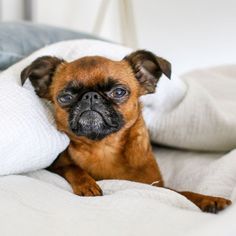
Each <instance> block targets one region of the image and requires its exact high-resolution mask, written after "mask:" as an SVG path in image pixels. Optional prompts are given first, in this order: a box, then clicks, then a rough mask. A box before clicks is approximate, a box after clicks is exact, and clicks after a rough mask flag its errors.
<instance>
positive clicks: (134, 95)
mask: <svg viewBox="0 0 236 236" xmlns="http://www.w3.org/2000/svg"><path fill="white" fill-rule="evenodd" d="M162 73H164V74H165V75H166V76H167V77H169V78H170V75H171V65H170V63H169V62H167V61H166V60H165V59H163V58H160V57H157V56H156V55H154V54H152V53H151V52H148V51H143V50H140V51H136V52H134V53H131V54H130V55H128V56H126V57H125V58H124V59H123V60H121V61H112V60H109V59H107V58H104V57H99V56H92V57H83V58H80V59H78V60H75V61H73V62H70V63H68V62H66V61H64V60H61V59H59V58H56V57H51V56H44V57H40V58H38V59H36V60H35V61H34V62H33V63H32V64H31V65H29V66H28V67H26V68H25V69H24V70H23V71H22V73H21V80H22V84H23V83H24V82H25V80H26V79H27V78H29V79H30V81H31V83H32V85H33V86H34V88H35V91H36V93H37V94H38V96H39V97H41V98H46V99H49V100H50V101H52V103H53V105H54V108H55V118H56V123H57V128H58V129H59V130H60V131H63V132H65V133H66V134H67V135H68V136H69V138H70V145H69V147H68V148H67V149H66V150H65V151H64V152H63V153H61V154H60V156H59V157H58V158H57V160H56V161H55V162H54V163H53V164H52V165H51V167H50V168H49V169H50V170H51V171H53V172H55V173H57V174H59V175H61V176H63V177H64V178H65V179H66V180H67V181H68V182H69V183H70V184H71V186H72V188H73V191H74V193H75V194H77V195H80V196H100V195H102V190H101V189H100V187H99V186H98V185H97V183H96V180H102V179H124V180H131V181H136V182H141V183H146V184H153V185H155V186H158V187H163V186H164V184H163V180H162V177H161V173H160V170H159V168H158V165H157V163H156V161H155V159H154V155H153V153H152V147H151V144H150V140H149V135H148V131H147V128H146V126H145V123H144V120H143V117H142V111H141V110H142V106H141V104H140V102H139V97H140V96H142V95H145V94H148V93H153V92H154V91H155V88H156V84H157V82H158V80H159V78H160V76H161V75H162ZM180 194H182V195H184V196H185V197H187V198H188V199H189V200H191V201H192V202H193V203H195V204H196V205H197V206H198V207H199V208H201V209H202V210H203V211H207V212H213V213H216V212H218V211H220V210H222V209H224V208H225V207H226V206H227V205H230V204H231V202H230V201H229V200H226V199H223V198H219V197H211V196H206V195H201V194H197V193H191V192H180Z"/></svg>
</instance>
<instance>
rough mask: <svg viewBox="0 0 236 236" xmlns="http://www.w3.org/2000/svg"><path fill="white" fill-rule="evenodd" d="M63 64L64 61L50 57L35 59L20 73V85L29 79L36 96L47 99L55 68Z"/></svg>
mask: <svg viewBox="0 0 236 236" xmlns="http://www.w3.org/2000/svg"><path fill="white" fill-rule="evenodd" d="M63 62H65V61H63V60H62V59H59V58H57V57H51V56H43V57H39V58H37V59H36V60H35V61H33V62H32V63H31V64H30V65H29V66H27V67H26V68H25V69H24V70H23V71H22V72H21V83H22V85H23V84H24V83H25V81H26V79H27V78H29V80H30V81H31V83H32V85H33V87H34V89H35V92H36V93H37V95H38V96H39V97H41V98H47V99H49V98H50V95H49V87H50V85H51V83H52V78H53V75H54V73H55V71H56V69H57V67H58V66H59V65H60V64H61V63H63Z"/></svg>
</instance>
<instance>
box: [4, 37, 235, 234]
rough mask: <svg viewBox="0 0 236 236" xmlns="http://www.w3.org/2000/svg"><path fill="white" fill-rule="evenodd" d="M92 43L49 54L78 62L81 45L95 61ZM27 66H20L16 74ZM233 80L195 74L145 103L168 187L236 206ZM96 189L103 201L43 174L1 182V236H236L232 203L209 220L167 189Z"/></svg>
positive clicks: (227, 73) (163, 84) (229, 71)
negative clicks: (226, 200)
mask: <svg viewBox="0 0 236 236" xmlns="http://www.w3.org/2000/svg"><path fill="white" fill-rule="evenodd" d="M78 42H80V43H78ZM81 43H82V44H81ZM93 43H94V42H93ZM93 43H91V41H71V42H67V43H59V44H56V45H54V49H53V50H52V47H49V49H48V53H49V54H54V55H60V56H62V55H64V56H65V58H66V59H73V58H75V57H76V56H77V55H78V51H76V50H75V45H76V44H80V47H81V45H83V46H84V47H85V48H86V47H87V52H88V53H87V54H90V55H91V54H93V52H94V51H93V49H94V48H93V47H92V46H91V45H94V44H93ZM97 45H100V46H102V47H104V48H103V49H102V48H100V52H101V54H102V55H108V54H109V50H107V48H109V46H108V45H106V43H102V45H101V44H100V43H98V42H97ZM106 46H107V47H106ZM59 49H60V50H62V49H64V51H63V52H61V53H59V51H58V50H59ZM72 49H73V50H72ZM128 51H129V50H128V49H127V52H128ZM39 55H40V53H39ZM79 55H80V54H79ZM34 56H37V53H36V54H34ZM80 56H81V55H80ZM114 57H115V58H117V59H119V58H121V57H123V53H119V51H117V54H116V55H114ZM30 60H32V57H31V59H30ZM28 62H29V59H28V60H25V61H22V62H20V63H19V64H17V65H16V66H15V73H19V70H20V69H21V68H22V67H24V66H25V65H26V64H27V63H28ZM235 77H236V66H229V67H222V68H218V69H211V70H203V71H196V72H193V73H190V74H188V75H185V76H184V80H180V79H179V78H177V76H175V75H174V76H173V80H171V81H168V80H167V79H165V78H163V79H162V80H161V81H160V83H159V85H158V90H157V93H156V94H155V95H152V96H148V97H146V98H144V103H145V109H144V115H145V119H146V121H147V124H148V126H149V129H150V132H151V136H152V139H153V141H154V142H156V143H161V144H164V145H167V146H171V147H172V148H164V147H155V148H154V150H155V153H156V156H157V159H158V162H159V164H160V167H161V170H162V173H163V176H164V180H165V182H166V184H167V186H169V187H173V188H175V189H178V190H192V191H196V192H201V193H205V194H213V195H218V196H223V197H227V198H230V199H231V200H233V201H235V200H236V150H233V149H234V148H235V147H236V106H235V99H236V93H235V92H234V88H236V79H235ZM226 91H227V92H226ZM173 147H179V148H183V149H191V150H195V151H187V150H175V149H173ZM196 150H198V151H203V150H206V151H223V152H214V153H213V152H212V153H209V152H205V153H203V152H197V151H196ZM99 185H100V186H101V187H102V189H103V191H104V193H105V196H103V197H92V198H90V197H87V198H84V197H78V196H76V195H74V194H72V193H71V189H70V186H69V185H68V184H67V183H66V181H65V180H64V179H62V178H61V177H59V176H57V175H55V174H52V173H49V172H47V171H44V170H42V171H37V172H33V173H29V174H28V175H25V176H23V175H15V176H5V177H1V178H0V207H1V211H0V222H1V223H0V226H1V227H0V235H27V236H28V235H30V236H31V235H36V236H37V235H44V236H47V235H50V236H51V235H59V236H60V235H98V236H99V235H103V236H104V235H109V236H110V235H129V236H130V235H135V236H137V235H181V236H182V235H188V236H191V235H214V236H217V235H220V236H222V235H236V224H235V218H236V206H234V205H233V206H231V207H230V208H229V209H227V210H225V211H224V212H222V213H220V214H219V215H212V214H206V213H202V212H200V211H199V210H198V209H197V207H196V206H195V205H193V204H192V203H191V202H189V201H188V200H187V199H186V198H184V197H183V196H180V195H179V194H177V193H174V192H172V191H170V190H166V189H162V188H155V187H152V186H147V185H144V184H139V183H132V182H128V181H115V180H106V181H100V182H99Z"/></svg>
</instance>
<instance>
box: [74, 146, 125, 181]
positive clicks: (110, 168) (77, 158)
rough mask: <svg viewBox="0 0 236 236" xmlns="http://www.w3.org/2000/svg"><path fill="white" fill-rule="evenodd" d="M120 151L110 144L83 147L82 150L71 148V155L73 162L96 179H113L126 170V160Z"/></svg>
mask: <svg viewBox="0 0 236 236" xmlns="http://www.w3.org/2000/svg"><path fill="white" fill-rule="evenodd" d="M119 149H120V148H119V147H117V146H115V147H114V145H109V144H106V145H100V146H91V145H81V146H80V148H76V149H74V148H71V149H70V154H71V157H72V159H73V161H74V162H75V163H76V164H77V165H79V166H80V167H81V168H82V169H84V170H85V171H87V172H88V173H89V174H90V175H91V176H92V177H93V178H94V179H96V180H101V179H113V178H117V177H118V176H120V175H121V174H122V173H123V172H124V171H125V170H126V165H125V158H124V157H122V154H121V152H120V151H119Z"/></svg>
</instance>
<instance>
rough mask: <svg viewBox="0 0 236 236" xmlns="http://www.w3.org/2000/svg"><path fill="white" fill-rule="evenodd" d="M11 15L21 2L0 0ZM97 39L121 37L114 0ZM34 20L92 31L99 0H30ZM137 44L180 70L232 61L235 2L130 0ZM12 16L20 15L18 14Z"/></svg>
mask: <svg viewBox="0 0 236 236" xmlns="http://www.w3.org/2000/svg"><path fill="white" fill-rule="evenodd" d="M2 1H3V2H5V4H6V2H7V4H8V5H11V4H12V8H11V10H10V11H9V12H8V13H7V12H5V14H4V15H5V19H8V20H9V19H12V18H13V19H14V17H15V16H14V13H13V12H14V9H16V8H20V4H19V2H21V1H22V0H2ZM110 1H111V4H110V7H109V9H108V11H107V14H106V18H105V22H104V27H103V29H102V32H101V35H100V36H102V37H105V38H108V39H111V40H115V41H118V42H119V41H121V36H120V28H119V22H120V19H119V14H118V4H117V2H118V1H119V0H110ZM35 3H36V4H35V14H34V21H35V22H39V23H46V24H52V25H57V26H63V27H67V28H71V29H75V30H82V31H86V32H92V29H93V26H94V23H95V19H96V14H97V12H98V8H99V5H100V3H101V0H35ZM133 6H134V15H135V23H136V27H137V35H138V47H139V48H146V49H149V50H152V51H154V52H156V53H158V54H160V55H162V56H164V57H166V58H168V59H169V60H170V61H172V64H173V65H174V67H173V68H174V69H175V70H176V71H177V72H182V71H185V70H188V69H191V68H195V67H202V66H209V65H216V64H222V63H235V58H236V1H235V0H133ZM17 14H18V15H17ZM17 14H16V17H15V18H18V17H19V13H17Z"/></svg>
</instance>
